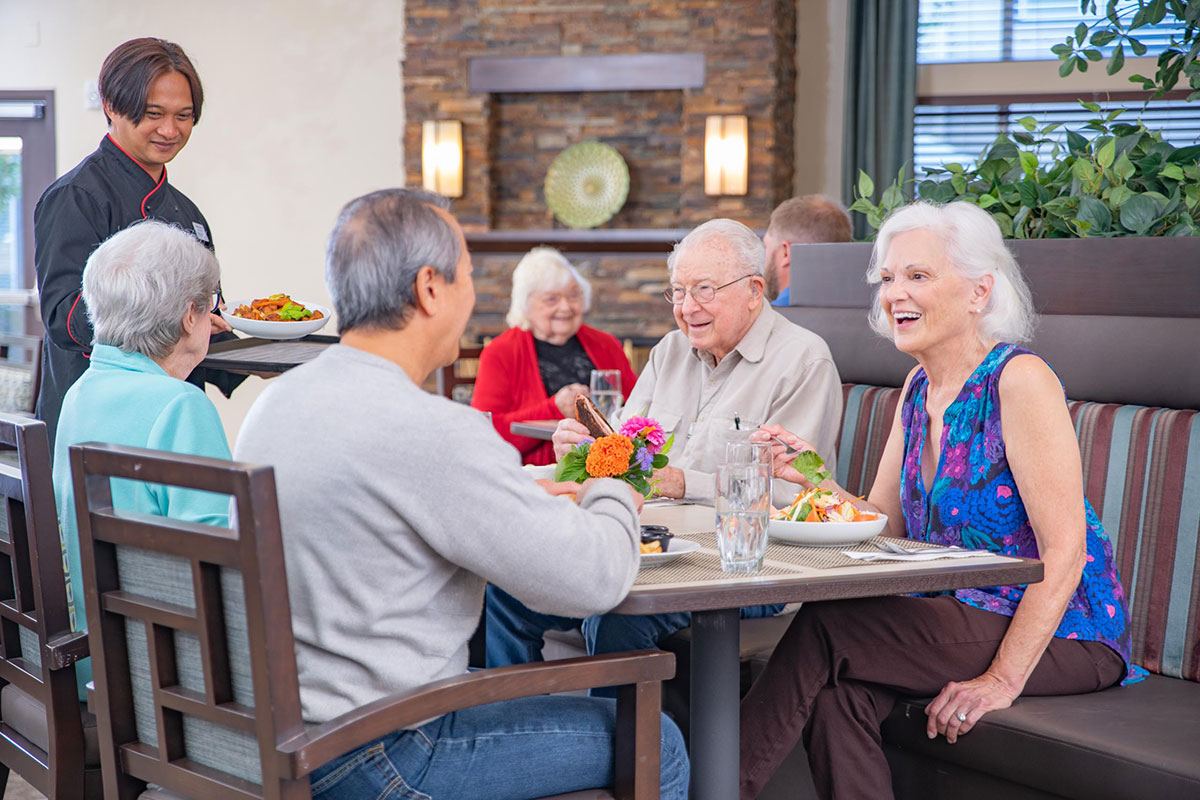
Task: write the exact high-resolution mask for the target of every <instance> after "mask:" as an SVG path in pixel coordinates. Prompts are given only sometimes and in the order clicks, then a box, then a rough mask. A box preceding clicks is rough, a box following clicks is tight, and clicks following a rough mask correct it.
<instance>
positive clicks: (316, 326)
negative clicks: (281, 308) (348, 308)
mask: <svg viewBox="0 0 1200 800" xmlns="http://www.w3.org/2000/svg"><path fill="white" fill-rule="evenodd" d="M292 302H294V303H299V304H300V305H302V306H304V307H305V308H307V309H308V310H309V311H320V312H321V313H322V314H324V316H323V317H321V318H320V319H307V320H302V321H300V320H298V321H295V322H266V321H264V320H260V319H244V318H242V317H235V316H234V315H233V311H234V309H236V308H237V307H238V306H248V305H250V301H249V300H234V301H231V302H227V303H226V304H225V308H224V309H222V311H221V316H222V317H224V319H225V321H226V322H228V323H229V324H230V325H232V326H233V329H234V330H237V331H241V332H242V333H247V334H250V335H251V336H257V337H258V338H260V339H299V338H300V337H301V336H308V335H309V334H310V333H316V332H317V331H319V330H321V328H323V327H325V323H326V322H329V309H328V308H327V307H326V306H322V305H318V304H317V303H309V302H306V301H304V300H298V299H296V298H292Z"/></svg>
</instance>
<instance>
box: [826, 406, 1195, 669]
mask: <svg viewBox="0 0 1200 800" xmlns="http://www.w3.org/2000/svg"><path fill="white" fill-rule="evenodd" d="M842 394H843V398H844V400H845V409H846V410H845V414H844V416H843V418H842V429H841V432H840V434H839V436H838V451H837V452H838V460H837V479H838V482H839V483H840V484H841V485H842V486H845V487H846V488H847V489H848V490H849V491H852V492H854V493H855V494H865V493H867V492H869V491H870V489H871V484H872V482H874V480H875V471H876V468H877V467H878V464H879V458H880V455H881V454H882V453H883V447H884V444H885V443H886V442H887V436H888V432H889V430H890V427H891V423H892V418H893V415H894V414H895V410H896V404H897V402H899V400H900V390H899V389H895V388H887V387H879V386H864V385H861V384H844V385H843V386H842ZM1069 406H1070V409H1071V418H1072V420H1074V422H1075V431H1076V434H1077V435H1078V437H1079V449H1080V453H1081V454H1082V456H1083V481H1084V491H1085V493H1086V494H1087V498H1088V500H1090V501H1091V503H1092V506H1093V507H1094V508H1095V509H1096V514H1098V515H1099V517H1100V520H1101V522H1103V523H1104V529H1105V530H1106V531H1107V532H1108V535H1109V536H1110V537H1111V538H1112V541H1113V548H1114V550H1115V552H1116V556H1117V566H1118V568H1119V569H1120V571H1121V580H1122V581H1123V582H1124V585H1125V591H1126V593H1127V594H1128V596H1129V604H1130V615H1131V617H1132V626H1133V656H1134V660H1135V661H1137V663H1139V664H1141V665H1142V666H1144V667H1145V668H1146V669H1148V670H1150V671H1151V672H1156V673H1159V674H1162V675H1170V676H1172V677H1176V678H1187V679H1189V680H1193V681H1200V411H1195V410H1182V411H1180V410H1172V409H1162V408H1145V407H1143V406H1131V405H1119V404H1111V403H1086V402H1076V401H1072V402H1071V403H1070V404H1069Z"/></svg>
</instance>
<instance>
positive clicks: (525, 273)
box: [504, 247, 592, 331]
mask: <svg viewBox="0 0 1200 800" xmlns="http://www.w3.org/2000/svg"><path fill="white" fill-rule="evenodd" d="M572 282H574V283H577V284H578V285H579V289H580V291H582V292H583V311H584V313H585V314H586V313H587V312H588V311H589V310H590V309H591V307H592V284H591V282H590V281H588V279H587V278H585V277H583V275H581V274H580V273H579V270H577V269H575V266H574V265H573V264H572V263H571V262H570V261H568V260H567V259H566V256H564V255H563V254H562V253H560V252H558V251H557V250H555V249H554V248H553V247H535V248H533V249H532V250H530V251H529V252H528V253H526V254H525V255H524V256H522V257H521V260H520V261H518V262H517V266H516V269H514V270H513V276H512V300H510V301H509V307H508V314H507V316H505V317H504V321H505V322H507V323H508V326H509V327H510V328H520V329H521V330H523V331H527V330H529V319H528V317H527V316H526V314H527V313H528V311H529V297H530V295H532V294H533V293H534V292H539V291H554V290H555V289H562V288H565V287H567V286H570V285H571V283H572Z"/></svg>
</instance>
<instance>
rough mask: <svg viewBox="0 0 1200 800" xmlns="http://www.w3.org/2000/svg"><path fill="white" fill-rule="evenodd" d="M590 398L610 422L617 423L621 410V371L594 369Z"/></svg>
mask: <svg viewBox="0 0 1200 800" xmlns="http://www.w3.org/2000/svg"><path fill="white" fill-rule="evenodd" d="M588 396H589V397H591V399H592V402H593V403H595V404H596V408H597V409H599V410H600V413H601V414H603V415H604V418H605V419H607V420H608V421H609V422H613V423H615V422H616V419H617V414H618V413H619V412H620V410H621V370H619V369H594V370H592V383H591V386H590V391H589V392H588Z"/></svg>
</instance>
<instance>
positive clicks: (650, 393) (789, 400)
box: [621, 305, 842, 506]
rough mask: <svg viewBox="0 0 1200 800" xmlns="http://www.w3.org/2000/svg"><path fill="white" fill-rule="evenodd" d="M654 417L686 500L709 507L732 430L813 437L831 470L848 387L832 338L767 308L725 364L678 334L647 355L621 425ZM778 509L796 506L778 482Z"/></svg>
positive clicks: (790, 488) (790, 489)
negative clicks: (737, 424)
mask: <svg viewBox="0 0 1200 800" xmlns="http://www.w3.org/2000/svg"><path fill="white" fill-rule="evenodd" d="M634 414H637V415H642V416H648V417H653V418H654V419H656V420H658V421H659V422H660V423H662V426H663V428H665V429H666V430H667V432H668V433H670V432H672V431H673V432H674V433H675V444H674V446H673V448H672V450H671V453H670V458H671V466H674V467H679V468H680V469H682V470H683V475H684V499H686V500H689V501H693V502H698V503H711V502H712V501H713V495H714V494H715V487H714V483H713V473H714V472H715V471H716V465H717V463H719V462H720V461H721V460H722V459H723V458H724V456H725V445H726V443H728V442H729V441H730V439H731V438H732V435H733V432H734V423H733V418H734V415H735V414H737V415H738V416H739V417H740V418H741V423H742V430H743V431H745V430H747V429H750V430H753V429H754V428H756V427H758V426H759V425H760V424H764V423H766V424H778V425H782V426H783V427H784V428H787V429H788V430H789V431H792V432H793V433H795V434H796V435H797V436H800V437H802V438H804V439H807V440H808V441H809V442H812V444H813V445H814V446H815V447H816V448H817V452H818V453H820V454H821V457H822V458H824V459H825V463H826V465H827V467H828V469H829V471H830V472H833V471H834V455H835V453H834V444H835V443H836V440H837V431H838V425H839V423H840V421H841V418H842V387H841V379H840V378H839V377H838V371H837V367H836V366H835V365H834V363H833V358H832V357H831V356H830V354H829V347H828V345H826V344H825V340H824V339H822V338H821V337H820V336H817V335H816V334H815V333H813V332H812V331H809V330H806V329H805V328H802V327H800V326H799V325H796V324H795V323H792V322H789V321H788V320H787V319H785V318H784V317H783V316H782V315H780V314H779V313H778V312H776V311H775V310H773V309H772V308H771V307H770V306H767V305H764V306H763V309H762V312H761V313H760V314H759V317H758V319H757V320H755V321H754V324H753V325H752V326H751V327H750V330H749V331H748V332H747V333H746V335H745V336H744V337H742V341H740V342H738V345H737V347H736V348H734V350H733V351H732V352H731V353H729V355H727V356H726V357H725V358H723V359H721V361H720V362H719V363H717V362H715V361H714V359H713V357H712V355H710V354H709V353H707V352H704V351H699V350H696V349H695V348H694V347H692V345H691V343H690V342H689V341H688V338H687V336H685V335H684V334H683V332H682V331H678V330H676V331H672V332H671V333H669V334H667V335H666V336H664V337H663V340H662V341H661V342H659V343H658V344H657V345H656V346H655V347H654V349H653V350H652V351H651V352H650V362H649V363H648V364H647V365H646V368H645V369H644V370H643V371H642V374H641V377H639V378H638V382H637V384H636V385H635V386H634V387H633V392H632V393H631V394H630V395H629V400H628V401H627V402H626V403H625V408H624V410H623V412H622V415H621V416H622V419H624V418H625V417H628V416H632V415H634ZM774 484H775V488H774V492H773V494H774V502H775V504H776V505H777V506H780V505H786V504H787V503H790V502H791V501H792V499H793V498H795V496H796V487H795V486H794V485H793V484H790V483H787V482H786V481H778V480H777V481H775V482H774Z"/></svg>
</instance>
